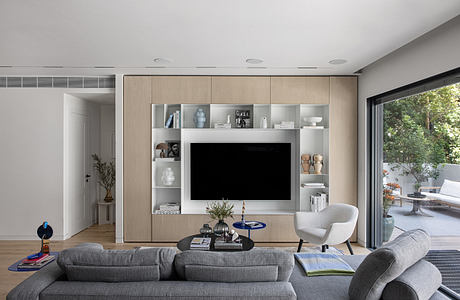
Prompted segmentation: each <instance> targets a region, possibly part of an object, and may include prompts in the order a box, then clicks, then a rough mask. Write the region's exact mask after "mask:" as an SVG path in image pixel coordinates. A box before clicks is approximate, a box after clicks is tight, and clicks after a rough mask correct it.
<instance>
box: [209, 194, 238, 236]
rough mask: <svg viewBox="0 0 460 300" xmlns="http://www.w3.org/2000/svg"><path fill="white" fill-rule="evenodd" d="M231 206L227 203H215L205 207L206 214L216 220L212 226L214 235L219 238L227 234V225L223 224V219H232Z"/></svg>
mask: <svg viewBox="0 0 460 300" xmlns="http://www.w3.org/2000/svg"><path fill="white" fill-rule="evenodd" d="M233 206H234V205H233V204H230V203H229V202H228V201H225V200H223V201H217V202H212V203H210V204H208V206H207V207H206V212H207V213H208V214H209V216H210V217H211V219H213V220H218V222H217V224H216V225H215V226H214V229H213V231H214V234H215V235H217V236H221V235H222V234H224V235H225V234H226V233H228V230H229V228H228V225H227V224H226V223H225V222H224V220H225V218H229V217H230V218H232V219H233Z"/></svg>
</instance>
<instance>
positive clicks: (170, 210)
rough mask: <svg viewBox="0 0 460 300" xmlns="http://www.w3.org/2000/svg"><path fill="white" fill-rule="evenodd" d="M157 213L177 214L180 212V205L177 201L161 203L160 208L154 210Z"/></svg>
mask: <svg viewBox="0 0 460 300" xmlns="http://www.w3.org/2000/svg"><path fill="white" fill-rule="evenodd" d="M155 214H158V215H178V214H180V205H179V204H178V203H166V204H161V205H160V209H157V210H155Z"/></svg>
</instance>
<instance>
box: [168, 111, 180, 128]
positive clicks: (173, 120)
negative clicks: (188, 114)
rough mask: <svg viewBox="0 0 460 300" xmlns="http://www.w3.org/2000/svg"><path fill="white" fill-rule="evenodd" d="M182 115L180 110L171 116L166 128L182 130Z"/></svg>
mask: <svg viewBox="0 0 460 300" xmlns="http://www.w3.org/2000/svg"><path fill="white" fill-rule="evenodd" d="M180 114H181V113H180V110H176V112H174V113H172V114H170V115H169V118H168V120H166V123H165V128H181V125H182V124H181V117H180Z"/></svg>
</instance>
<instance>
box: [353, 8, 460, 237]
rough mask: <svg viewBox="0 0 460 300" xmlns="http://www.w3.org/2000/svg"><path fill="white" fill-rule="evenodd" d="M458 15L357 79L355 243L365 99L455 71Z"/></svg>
mask: <svg viewBox="0 0 460 300" xmlns="http://www.w3.org/2000/svg"><path fill="white" fill-rule="evenodd" d="M459 49H460V16H459V17H456V18H454V19H452V20H450V21H449V22H447V23H445V24H443V25H441V26H440V27H438V28H436V29H434V30H432V31H431V32H429V33H427V34H425V35H423V36H421V37H419V38H418V39H416V40H414V41H412V42H411V43H409V44H407V45H406V46H404V47H401V48H400V49H398V50H396V51H394V52H392V53H391V54H389V55H387V56H385V57H384V58H382V59H380V60H378V61H377V62H375V63H373V64H372V65H370V66H368V67H366V68H365V69H364V71H363V73H362V75H361V76H360V78H359V100H358V101H359V104H358V105H359V108H358V114H359V120H358V124H359V132H358V137H359V139H358V143H359V164H358V176H359V186H358V191H359V198H358V207H359V210H360V218H359V221H358V241H359V242H360V243H361V244H364V243H365V241H366V218H365V213H366V211H367V209H368V205H367V201H368V199H367V192H368V191H367V190H366V176H367V174H366V171H367V153H366V145H367V140H366V138H367V131H366V130H367V129H366V126H367V116H366V99H367V98H369V97H372V96H375V95H378V94H381V93H383V92H386V91H389V90H392V89H395V88H398V87H401V86H404V85H407V84H410V83H413V82H416V81H418V80H422V79H425V78H428V77H430V76H433V75H436V74H439V73H442V72H446V71H449V70H452V69H454V68H458V67H459V66H460V55H459Z"/></svg>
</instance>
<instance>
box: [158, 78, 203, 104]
mask: <svg viewBox="0 0 460 300" xmlns="http://www.w3.org/2000/svg"><path fill="white" fill-rule="evenodd" d="M152 103H158V104H162V103H165V104H201V103H203V104H208V103H211V77H210V76H152Z"/></svg>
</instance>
